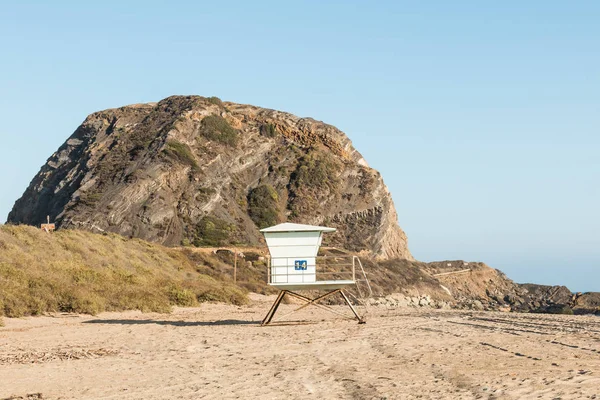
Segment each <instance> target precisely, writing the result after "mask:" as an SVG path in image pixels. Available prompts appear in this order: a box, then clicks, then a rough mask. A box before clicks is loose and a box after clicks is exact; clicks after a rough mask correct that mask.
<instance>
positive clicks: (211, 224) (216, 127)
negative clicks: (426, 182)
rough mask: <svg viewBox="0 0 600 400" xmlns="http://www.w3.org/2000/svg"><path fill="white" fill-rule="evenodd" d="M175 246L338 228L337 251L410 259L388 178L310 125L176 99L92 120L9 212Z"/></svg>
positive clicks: (12, 218)
mask: <svg viewBox="0 0 600 400" xmlns="http://www.w3.org/2000/svg"><path fill="white" fill-rule="evenodd" d="M46 215H50V217H51V219H52V220H54V221H55V222H56V223H57V224H58V226H60V227H63V228H64V227H68V228H80V229H89V230H105V231H112V232H116V233H119V234H122V235H125V236H132V237H139V238H143V239H147V240H151V241H155V242H160V243H163V244H167V245H179V244H182V243H184V244H187V243H193V244H196V245H225V244H236V243H237V244H246V245H256V244H259V243H260V241H261V235H260V233H259V232H258V229H259V228H260V227H263V226H267V225H270V224H275V223H277V222H281V221H286V220H289V221H294V222H301V223H308V224H324V225H329V226H334V227H337V228H338V231H337V232H336V233H335V234H333V235H330V237H329V238H328V243H325V244H330V245H334V246H339V247H343V248H346V249H348V250H351V251H366V252H369V253H371V254H373V255H375V256H378V257H380V258H404V259H412V256H411V254H410V252H409V250H408V247H407V243H406V235H405V234H404V232H403V231H402V230H401V229H400V227H399V226H398V222H397V215H396V210H395V209H394V204H393V201H392V197H391V195H390V193H389V192H388V190H387V187H386V186H385V184H384V183H383V179H382V178H381V175H380V174H379V173H378V172H377V171H375V170H373V169H372V168H370V167H369V166H368V165H367V163H366V161H365V160H364V159H363V157H362V156H361V155H360V153H359V152H358V151H357V150H356V149H354V147H353V146H352V143H351V142H350V140H349V139H348V138H347V137H346V135H345V134H344V133H343V132H341V131H339V130H338V129H336V128H335V127H333V126H331V125H327V124H324V123H322V122H319V121H315V120H312V119H310V118H298V117H296V116H293V115H291V114H287V113H283V112H279V111H274V110H268V109H263V108H259V107H254V106H248V105H240V104H234V103H228V102H221V101H220V100H219V99H217V98H203V97H199V96H173V97H169V98H167V99H164V100H162V101H160V102H158V103H151V104H139V105H131V106H126V107H121V108H118V109H111V110H105V111H100V112H97V113H94V114H92V115H90V116H88V117H87V118H86V120H85V121H84V122H83V124H82V125H81V126H80V127H79V128H77V130H76V131H75V133H74V134H73V135H72V136H71V137H70V138H69V139H68V140H67V141H66V142H65V143H64V144H63V145H62V146H61V147H60V148H59V149H58V151H57V152H56V153H54V154H53V155H52V156H51V157H50V158H49V159H48V161H47V163H46V164H45V165H44V166H43V167H42V169H41V171H40V172H39V173H38V174H37V176H36V177H35V178H34V179H33V181H32V182H31V184H30V185H29V188H28V189H27V190H26V191H25V193H24V195H23V196H22V197H21V198H20V199H19V200H18V201H17V202H16V204H15V206H14V208H13V210H12V211H11V213H10V214H9V216H8V221H9V222H10V223H24V224H34V225H36V224H39V223H41V222H43V221H45V219H46Z"/></svg>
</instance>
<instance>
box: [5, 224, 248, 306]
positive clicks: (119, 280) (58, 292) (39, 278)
mask: <svg viewBox="0 0 600 400" xmlns="http://www.w3.org/2000/svg"><path fill="white" fill-rule="evenodd" d="M205 268H206V266H204V265H200V264H198V262H197V261H195V260H192V259H191V258H190V257H188V256H186V255H185V253H183V252H181V251H178V250H176V249H170V248H166V247H164V246H160V245H157V244H153V243H148V242H145V241H142V240H139V239H126V238H123V237H121V236H118V235H114V234H106V235H101V234H93V233H89V232H84V231H77V230H60V231H57V232H54V233H52V234H48V233H45V232H43V231H40V230H39V229H37V228H34V227H29V226H11V225H3V226H0V318H1V317H2V316H3V315H4V316H7V317H20V316H26V315H39V314H42V313H45V312H57V311H62V312H76V313H88V314H97V313H99V312H102V311H120V310H133V309H137V310H142V311H154V312H169V311H170V310H171V307H172V306H174V305H178V306H194V305H197V304H199V303H200V302H203V301H223V302H228V303H234V304H243V303H245V302H246V301H247V297H246V291H245V289H241V288H239V287H237V286H235V285H233V284H232V283H231V282H230V281H228V280H227V279H226V277H224V278H219V277H218V276H209V275H207V274H206V273H204V272H203V271H204V269H205Z"/></svg>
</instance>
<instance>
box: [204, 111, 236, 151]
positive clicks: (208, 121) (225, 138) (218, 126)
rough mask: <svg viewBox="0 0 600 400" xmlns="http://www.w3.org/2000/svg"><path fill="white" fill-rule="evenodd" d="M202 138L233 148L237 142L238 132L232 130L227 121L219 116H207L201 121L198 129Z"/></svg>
mask: <svg viewBox="0 0 600 400" xmlns="http://www.w3.org/2000/svg"><path fill="white" fill-rule="evenodd" d="M200 133H201V134H202V136H204V137H205V138H207V139H209V140H214V141H216V142H220V143H223V144H226V145H228V146H231V147H235V146H236V145H237V141H238V132H237V130H235V129H233V127H232V126H231V125H229V122H227V120H226V119H225V118H223V117H221V116H219V115H209V116H207V117H205V118H204V119H203V120H202V127H201V128H200Z"/></svg>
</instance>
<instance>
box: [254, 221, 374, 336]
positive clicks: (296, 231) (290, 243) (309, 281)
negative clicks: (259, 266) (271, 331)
mask: <svg viewBox="0 0 600 400" xmlns="http://www.w3.org/2000/svg"><path fill="white" fill-rule="evenodd" d="M335 230H336V229H335V228H328V227H324V226H314V225H302V224H294V223H289V222H286V223H283V224H279V225H275V226H271V227H269V228H265V229H262V230H261V232H262V233H263V234H264V236H265V240H266V242H267V247H268V248H269V253H270V261H269V265H268V273H267V283H268V284H269V285H270V286H273V287H276V288H277V289H279V290H281V291H280V292H279V295H278V296H277V299H276V300H275V303H273V306H272V307H271V309H270V310H269V312H268V314H267V315H266V316H265V318H264V319H263V321H262V325H267V324H269V323H270V322H271V321H272V320H273V316H274V315H275V312H277V308H278V307H279V305H280V304H281V301H282V300H283V298H284V297H285V296H286V295H289V296H291V297H294V298H296V299H299V300H301V301H304V302H305V304H303V305H302V306H300V307H298V308H297V309H295V310H294V311H292V312H295V311H298V310H300V309H303V308H305V307H307V306H309V305H313V306H316V307H319V308H323V309H327V310H328V311H331V312H333V313H335V314H340V315H342V316H344V317H347V316H346V315H345V314H344V313H341V312H339V311H337V310H334V309H332V308H330V307H327V306H325V305H322V304H318V303H317V302H318V301H320V300H323V299H325V298H326V297H329V296H331V295H334V294H337V293H339V294H340V295H341V296H342V298H343V299H344V302H345V303H346V304H347V305H348V306H349V307H350V309H351V310H352V313H353V314H354V318H352V319H357V320H358V322H359V323H364V322H365V321H364V319H363V318H362V317H360V316H359V314H358V313H357V312H356V309H355V308H354V306H353V305H352V303H351V302H350V300H349V298H348V295H347V293H345V292H344V288H347V287H348V286H350V285H356V284H357V278H356V272H357V271H356V270H357V267H358V269H359V274H362V277H363V278H361V279H359V280H362V281H364V282H366V284H367V287H368V290H369V291H371V287H370V285H369V283H368V280H367V278H366V274H365V272H364V269H363V267H362V264H361V263H360V259H358V257H356V256H350V257H351V261H350V260H349V259H348V258H346V261H345V262H344V263H341V264H339V263H338V264H336V263H331V262H329V261H332V260H335V259H337V258H340V257H329V259H328V260H323V258H327V257H322V258H321V257H320V259H321V261H322V264H323V266H324V267H325V268H326V269H325V270H323V271H317V267H318V265H317V254H318V252H319V247H320V246H321V241H322V239H323V233H324V232H335ZM335 267H343V268H344V269H345V270H344V271H339V270H335V269H336V268H335ZM350 267H351V269H350ZM320 277H326V278H329V279H324V280H321V279H319V278H320ZM342 277H344V278H345V279H341V278H342ZM357 288H358V286H357ZM300 290H311V291H327V292H326V293H325V294H323V295H321V296H318V297H316V298H312V299H311V298H309V297H306V296H303V295H300V294H298V293H296V291H300ZM289 314H291V313H288V314H286V315H289ZM286 315H284V316H283V317H285V316H286ZM347 318H348V317H347Z"/></svg>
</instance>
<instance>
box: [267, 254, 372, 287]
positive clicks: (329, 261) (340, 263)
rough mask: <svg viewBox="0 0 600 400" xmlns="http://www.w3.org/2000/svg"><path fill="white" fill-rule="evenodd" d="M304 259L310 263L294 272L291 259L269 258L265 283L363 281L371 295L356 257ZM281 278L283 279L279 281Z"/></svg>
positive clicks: (360, 264)
mask: <svg viewBox="0 0 600 400" xmlns="http://www.w3.org/2000/svg"><path fill="white" fill-rule="evenodd" d="M306 258H308V259H311V263H310V264H308V263H307V264H304V265H303V266H304V267H305V268H306V269H303V270H296V269H295V268H294V265H293V264H291V262H290V260H292V258H291V257H269V259H268V263H267V283H310V282H316V281H324V280H326V281H335V280H352V281H353V282H357V281H364V282H365V283H366V286H367V288H368V291H369V294H370V295H372V293H373V292H372V290H371V285H370V284H369V281H368V279H367V274H366V272H365V270H364V268H363V265H362V263H361V261H360V259H359V258H358V257H357V256H329V255H328V256H318V257H306ZM312 260H315V262H314V263H313V262H312ZM278 261H280V262H278ZM278 264H279V265H278ZM274 270H275V271H276V272H274ZM357 272H358V279H357ZM281 277H285V278H284V279H281ZM290 278H292V279H290ZM290 281H292V282H290Z"/></svg>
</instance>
